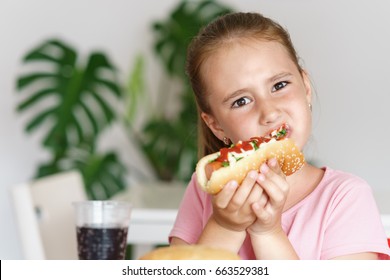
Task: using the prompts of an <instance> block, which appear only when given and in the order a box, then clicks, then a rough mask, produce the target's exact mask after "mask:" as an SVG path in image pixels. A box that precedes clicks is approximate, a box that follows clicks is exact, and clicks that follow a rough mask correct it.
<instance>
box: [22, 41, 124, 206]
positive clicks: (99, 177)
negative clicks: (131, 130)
mask: <svg viewBox="0 0 390 280" xmlns="http://www.w3.org/2000/svg"><path fill="white" fill-rule="evenodd" d="M80 60H81V59H80V58H79V57H78V55H77V52H76V50H75V49H74V48H72V47H71V46H69V45H68V44H66V43H65V42H63V41H61V40H59V39H50V40H47V41H45V42H44V43H42V44H41V45H39V46H38V47H36V48H34V49H32V50H31V51H29V52H28V53H27V54H26V55H25V57H24V59H23V62H24V63H25V64H26V65H28V66H29V67H30V69H34V70H32V72H31V70H30V72H29V73H28V74H22V75H21V76H20V77H19V78H18V80H17V89H18V90H19V91H20V95H22V96H23V97H24V98H22V101H21V102H20V103H19V104H18V107H17V110H18V111H19V112H24V111H29V113H30V115H32V116H31V117H30V119H29V121H28V123H27V124H26V126H25V130H26V132H28V133H33V132H35V131H36V130H37V129H38V128H39V129H41V131H44V132H45V136H44V139H42V145H43V147H44V148H45V149H46V150H47V151H49V153H50V156H51V157H50V159H49V160H48V161H47V162H44V163H42V164H41V165H40V166H39V167H38V170H37V172H36V177H43V176H46V175H50V174H54V173H57V172H61V171H66V170H70V169H77V170H79V171H80V173H81V174H82V176H83V178H84V183H85V187H86V191H87V194H88V195H89V197H90V198H93V199H105V198H109V197H110V196H112V195H113V194H115V193H116V192H118V191H120V190H122V189H124V187H125V180H124V174H125V172H126V170H125V167H124V165H123V164H122V163H121V162H120V160H119V158H118V156H117V155H116V154H115V153H114V152H106V153H101V152H98V151H97V141H98V139H99V135H100V134H101V132H102V131H103V130H104V129H105V128H106V127H107V126H108V125H110V124H111V123H112V122H113V121H114V120H115V119H116V115H115V112H116V110H115V109H114V108H113V105H110V104H113V103H115V101H117V100H118V99H120V98H121V97H122V90H121V86H120V84H119V83H118V81H117V78H116V76H117V74H116V70H115V67H114V66H113V65H112V64H111V62H110V61H109V59H108V58H107V56H106V55H104V54H103V53H102V52H95V53H91V54H90V55H89V57H88V58H87V60H86V62H85V63H84V64H83V63H82V61H80Z"/></svg>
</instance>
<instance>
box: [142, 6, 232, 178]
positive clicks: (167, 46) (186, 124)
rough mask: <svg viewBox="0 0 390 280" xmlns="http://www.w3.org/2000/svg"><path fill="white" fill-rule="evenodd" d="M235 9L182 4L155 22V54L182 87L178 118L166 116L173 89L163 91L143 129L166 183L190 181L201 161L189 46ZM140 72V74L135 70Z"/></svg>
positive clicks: (147, 146) (150, 153)
mask: <svg viewBox="0 0 390 280" xmlns="http://www.w3.org/2000/svg"><path fill="white" fill-rule="evenodd" d="M229 12H232V9H231V8H229V7H227V6H225V5H222V4H220V3H218V2H216V1H212V0H207V1H186V0H183V1H181V2H179V4H178V6H177V7H176V8H174V9H173V11H172V12H171V13H170V15H169V16H168V18H167V19H166V20H163V21H157V22H155V23H153V26H152V27H153V31H154V35H155V42H154V51H155V54H156V55H157V57H158V58H159V60H160V61H161V63H162V65H163V67H164V69H165V71H166V72H167V73H168V75H169V76H170V77H171V81H172V82H175V83H179V84H180V88H181V89H180V90H179V91H178V92H176V93H175V94H176V98H178V99H180V100H181V108H180V110H179V111H178V113H177V115H176V116H175V117H173V118H172V117H169V118H168V117H166V115H167V114H166V112H165V111H164V109H167V110H170V109H171V107H170V106H169V104H164V103H163V102H164V101H169V100H170V99H169V98H167V97H166V95H167V94H168V92H169V91H170V90H167V89H165V88H160V89H161V92H159V93H158V94H159V95H160V99H159V100H160V101H161V102H160V103H159V108H160V109H162V110H159V111H158V110H156V111H154V112H153V113H154V115H151V116H150V118H149V120H148V121H147V122H146V124H145V126H144V128H143V138H142V141H141V143H140V144H141V146H142V148H143V150H144V152H145V154H146V155H147V157H148V158H149V160H150V162H151V163H152V165H153V166H154V168H155V170H156V173H157V174H158V176H159V178H160V179H163V180H172V179H175V180H185V181H186V180H188V179H190V177H191V174H192V172H193V170H194V168H195V165H196V162H197V128H196V127H197V113H196V105H195V102H194V98H193V94H192V90H191V88H190V86H189V83H188V81H187V77H186V75H185V60H186V52H187V47H188V44H189V43H190V41H191V39H192V38H193V37H194V36H195V35H196V34H197V33H198V31H199V30H200V29H201V28H202V27H203V26H204V25H206V24H207V23H209V22H210V21H212V20H213V19H215V18H216V17H218V16H220V15H223V14H226V13H229ZM135 73H137V71H135Z"/></svg>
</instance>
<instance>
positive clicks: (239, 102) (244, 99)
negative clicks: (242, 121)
mask: <svg viewBox="0 0 390 280" xmlns="http://www.w3.org/2000/svg"><path fill="white" fill-rule="evenodd" d="M250 102H251V100H250V99H249V98H248V97H242V98H240V99H237V100H236V101H234V102H233V104H232V108H239V107H242V106H244V105H247V104H249V103H250Z"/></svg>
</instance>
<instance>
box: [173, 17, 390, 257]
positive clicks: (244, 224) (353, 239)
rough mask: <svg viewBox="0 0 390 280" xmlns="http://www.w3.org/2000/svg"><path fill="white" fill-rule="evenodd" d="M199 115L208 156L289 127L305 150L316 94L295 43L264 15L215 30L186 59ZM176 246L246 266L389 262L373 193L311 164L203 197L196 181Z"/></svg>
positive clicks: (259, 174)
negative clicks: (226, 255)
mask: <svg viewBox="0 0 390 280" xmlns="http://www.w3.org/2000/svg"><path fill="white" fill-rule="evenodd" d="M187 73H188V76H189V79H190V82H191V84H192V88H193V91H194V93H195V96H196V101H197V105H198V111H199V114H200V120H201V121H200V148H201V156H204V155H206V154H210V153H214V152H216V151H219V149H221V148H222V147H226V146H230V145H231V143H236V142H237V141H239V140H247V139H249V138H251V137H253V136H263V135H267V134H268V133H269V132H270V131H272V130H274V129H277V128H279V127H280V126H281V125H282V124H285V123H286V124H288V127H289V128H290V130H289V135H288V137H290V138H291V139H293V140H294V141H295V143H296V144H297V146H298V147H299V148H300V149H303V147H304V146H305V144H306V142H307V141H308V138H309V136H310V133H311V125H312V123H311V122H312V120H311V109H312V108H311V100H312V88H311V84H310V81H309V77H308V74H307V73H306V72H305V70H304V69H302V68H301V66H300V65H299V63H298V57H297V53H296V51H295V50H294V47H293V45H292V43H291V40H290V37H289V34H288V33H287V31H286V30H284V29H283V28H282V27H281V26H280V25H279V24H277V23H276V22H274V21H272V20H271V19H269V18H266V17H263V16H262V15H260V14H256V13H234V14H229V15H226V16H223V17H221V18H219V19H217V20H216V21H214V22H213V23H211V24H209V25H208V26H207V27H206V28H205V29H204V30H202V31H201V32H200V34H199V35H198V36H197V37H196V38H195V39H194V40H193V42H192V43H191V45H190V47H189V50H188V57H187ZM170 242H171V244H172V245H176V244H206V245H211V246H215V247H220V248H224V249H228V250H231V251H233V252H237V253H238V254H239V255H240V256H241V258H242V259H377V258H387V257H388V254H389V253H390V251H389V248H388V245H387V242H386V236H385V233H384V229H383V226H382V224H381V220H380V215H379V213H378V209H377V206H376V204H375V201H374V199H373V196H372V194H371V190H370V187H369V186H368V185H367V183H366V182H365V181H363V180H362V179H360V178H358V177H356V176H353V175H351V174H347V173H343V172H341V171H336V170H332V169H331V168H329V167H324V168H318V167H315V166H312V165H310V164H309V163H306V164H305V165H304V166H303V167H302V168H301V169H300V170H299V171H298V172H296V173H294V174H293V175H291V176H288V177H286V176H285V175H284V174H283V173H282V172H281V170H280V167H279V165H278V163H277V161H276V160H275V159H270V160H269V161H268V162H267V163H265V164H263V165H262V166H261V167H260V170H253V171H251V172H249V173H248V175H247V177H246V178H245V180H244V181H243V182H242V184H241V185H238V184H237V182H235V181H231V182H229V183H228V184H227V185H226V186H225V187H224V188H223V189H222V191H221V192H219V193H218V194H216V195H209V194H206V193H205V192H203V191H202V190H200V188H199V187H198V185H197V182H196V176H195V175H193V177H192V180H191V182H190V183H189V185H188V187H187V190H186V193H185V196H184V198H183V201H182V204H181V206H180V209H179V213H178V216H177V219H176V223H175V226H174V228H173V230H172V232H171V234H170Z"/></svg>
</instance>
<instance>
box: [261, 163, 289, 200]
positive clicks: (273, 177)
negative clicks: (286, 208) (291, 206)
mask: <svg viewBox="0 0 390 280" xmlns="http://www.w3.org/2000/svg"><path fill="white" fill-rule="evenodd" d="M260 172H261V173H260V174H259V176H258V183H259V184H260V185H261V186H262V187H263V188H264V190H265V192H266V193H267V194H268V196H269V199H270V200H271V203H273V204H275V203H276V204H277V205H279V204H280V203H283V202H284V201H285V199H286V196H287V193H288V189H289V186H288V183H287V181H286V180H285V177H282V176H280V175H279V174H276V173H275V172H274V171H273V170H272V169H271V168H269V166H268V165H267V164H263V165H262V166H261V167H260Z"/></svg>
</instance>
